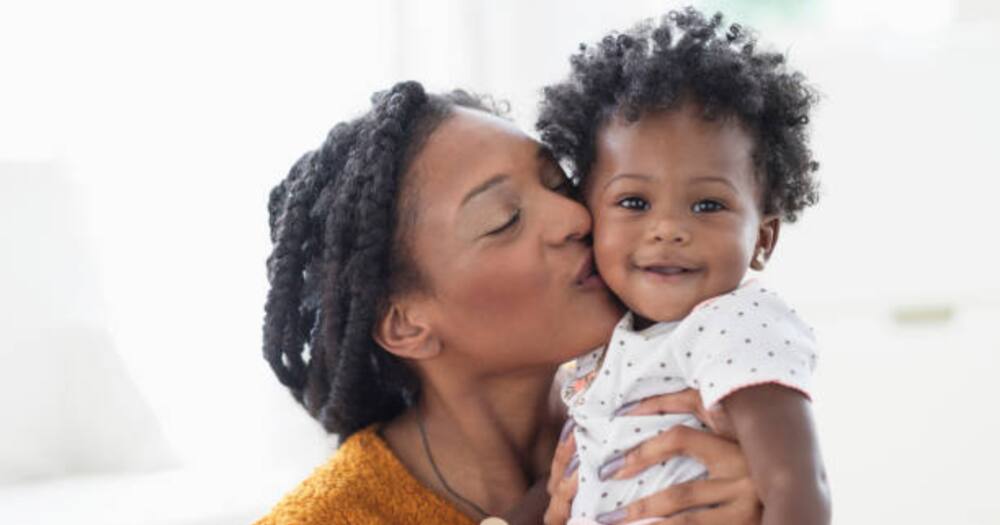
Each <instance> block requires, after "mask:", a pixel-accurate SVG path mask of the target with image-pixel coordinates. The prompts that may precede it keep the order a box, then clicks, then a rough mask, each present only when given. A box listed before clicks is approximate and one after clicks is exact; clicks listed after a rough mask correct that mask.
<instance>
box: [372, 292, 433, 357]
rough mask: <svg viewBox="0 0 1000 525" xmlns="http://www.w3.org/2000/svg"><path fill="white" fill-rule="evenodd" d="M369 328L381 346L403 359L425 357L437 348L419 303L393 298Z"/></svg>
mask: <svg viewBox="0 0 1000 525" xmlns="http://www.w3.org/2000/svg"><path fill="white" fill-rule="evenodd" d="M373 332H374V333H373V334H372V337H374V339H375V342H377V343H378V344H379V345H381V346H382V348H385V350H386V351H387V352H389V353H391V354H394V355H397V356H399V357H402V358H405V359H427V358H430V357H434V356H436V355H437V354H439V353H440V352H441V344H440V341H438V339H437V337H436V336H435V335H434V331H433V330H432V329H431V326H430V323H429V322H427V320H426V318H425V316H424V315H422V310H421V308H420V306H419V304H415V303H413V302H410V301H394V302H393V303H392V304H391V305H390V306H389V309H388V310H387V311H386V313H385V315H383V316H382V318H381V319H380V320H379V321H378V322H377V323H376V324H375V328H374V330H373Z"/></svg>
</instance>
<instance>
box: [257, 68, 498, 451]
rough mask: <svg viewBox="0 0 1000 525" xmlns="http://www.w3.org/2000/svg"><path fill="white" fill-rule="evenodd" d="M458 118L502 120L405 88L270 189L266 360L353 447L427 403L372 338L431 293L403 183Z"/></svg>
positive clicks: (336, 131)
mask: <svg viewBox="0 0 1000 525" xmlns="http://www.w3.org/2000/svg"><path fill="white" fill-rule="evenodd" d="M456 107H466V108H472V109H477V110H481V111H485V112H488V113H493V114H498V113H501V112H502V111H503V110H502V109H501V106H498V105H496V104H493V103H492V101H490V100H489V99H483V98H479V97H476V96H474V95H471V94H469V93H466V92H464V91H453V92H451V93H447V94H444V95H433V94H428V93H426V92H425V91H424V88H423V86H421V85H420V84H419V83H417V82H401V83H399V84H396V85H395V86H393V87H392V88H391V89H389V90H387V91H383V92H379V93H376V94H375V95H373V96H372V107H371V109H370V110H369V111H368V112H367V113H366V114H364V115H362V116H361V117H359V118H356V119H354V120H351V121H349V122H342V123H340V124H337V125H336V126H335V127H334V128H333V129H332V130H330V132H329V134H328V135H327V136H326V140H325V141H324V142H323V144H322V145H321V146H320V147H319V148H318V149H316V150H314V151H310V152H307V153H306V154H305V155H303V156H302V157H301V158H300V159H299V160H298V162H296V163H295V165H294V166H293V167H292V169H291V172H290V173H289V174H288V175H287V176H286V177H285V179H284V180H282V181H281V183H280V184H278V185H277V186H275V187H274V189H273V190H271V194H270V199H269V202H268V206H267V208H268V212H269V215H270V219H269V223H270V228H271V242H272V245H273V247H272V251H271V254H270V256H269V257H268V259H267V277H268V282H269V283H270V289H269V291H268V294H267V303H266V305H265V315H264V345H263V346H264V357H265V359H267V361H268V362H269V363H270V365H271V368H272V370H273V371H274V373H275V375H276V376H277V377H278V380H279V381H281V383H282V384H284V385H285V386H287V387H288V388H289V390H291V393H292V395H293V396H294V397H295V399H296V400H298V401H299V402H300V403H302V405H303V406H304V407H305V408H306V410H307V411H308V412H309V414H310V415H311V416H313V417H314V418H316V419H317V420H319V421H320V422H321V423H322V424H323V426H324V428H325V429H326V430H327V431H328V432H331V433H336V434H339V435H340V437H341V438H342V439H346V438H347V436H350V435H351V434H353V433H354V432H356V431H358V430H360V429H362V428H364V427H365V426H367V425H369V424H372V423H375V422H380V421H388V420H389V419H392V418H393V417H394V416H396V415H397V414H399V413H400V412H401V411H402V410H403V409H405V408H406V407H407V406H409V405H410V404H411V403H413V402H414V401H415V400H416V398H417V396H418V394H419V386H420V385H419V382H418V381H417V379H416V377H415V374H414V373H413V371H412V370H410V368H409V367H407V366H406V364H405V363H403V362H402V361H401V360H400V359H399V358H397V357H396V356H394V355H392V354H390V353H389V352H386V351H385V350H383V349H382V348H381V347H380V346H379V345H378V344H377V343H376V342H375V340H374V339H373V336H372V332H373V328H374V326H375V323H376V322H377V321H378V319H379V318H380V317H381V315H383V313H384V312H385V308H386V307H387V302H388V301H389V299H390V297H391V296H392V295H393V294H395V293H404V292H407V291H411V290H413V289H421V287H422V286H424V282H423V281H422V279H421V276H420V272H419V271H418V270H417V268H416V266H415V264H414V262H413V260H412V258H411V257H410V254H409V251H408V246H407V243H406V242H404V240H405V239H406V238H407V235H408V232H409V231H410V230H409V228H410V227H412V223H413V221H414V220H415V219H414V214H415V213H416V212H415V209H414V208H415V206H416V205H415V203H414V202H413V201H414V199H416V197H414V192H413V191H409V189H412V188H409V187H408V186H407V184H408V183H407V182H406V181H405V180H404V179H405V177H404V174H405V173H406V172H407V170H408V168H409V165H410V164H411V162H412V160H413V158H414V156H415V155H416V154H417V153H418V152H419V150H420V149H421V148H422V147H423V144H424V143H425V141H426V139H427V137H428V136H429V135H430V134H431V133H432V132H433V131H434V130H435V129H436V128H437V127H438V126H439V125H440V124H441V123H442V122H444V121H445V120H446V119H447V118H448V117H449V116H450V115H451V114H453V113H454V110H455V108H456ZM407 188H409V189H407Z"/></svg>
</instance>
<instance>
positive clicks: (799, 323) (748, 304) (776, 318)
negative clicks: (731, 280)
mask: <svg viewBox="0 0 1000 525" xmlns="http://www.w3.org/2000/svg"><path fill="white" fill-rule="evenodd" d="M751 329H752V330H751ZM748 331H752V332H761V331H763V332H770V333H772V334H775V333H777V332H778V331H792V332H806V333H809V332H812V328H810V327H809V326H808V325H807V324H806V323H805V322H804V321H803V320H802V319H801V318H800V317H799V315H798V313H797V312H796V310H795V309H794V308H792V307H790V306H789V305H788V303H786V302H785V300H784V299H782V298H781V296H780V295H779V294H778V292H777V291H775V290H774V289H773V288H771V287H770V286H768V285H766V284H764V283H761V282H759V281H749V282H747V283H744V284H743V285H741V286H740V287H739V288H737V289H735V290H733V291H731V292H727V293H724V294H722V295H718V296H716V297H712V298H711V299H708V300H706V301H703V302H702V303H700V304H698V305H697V306H695V307H694V309H692V310H691V313H690V314H688V316H687V317H686V318H685V319H684V321H683V322H682V323H681V326H679V327H678V330H677V335H678V337H681V338H683V339H691V338H696V339H703V338H704V337H706V336H710V335H714V336H725V335H735V334H739V333H744V334H745V333H748Z"/></svg>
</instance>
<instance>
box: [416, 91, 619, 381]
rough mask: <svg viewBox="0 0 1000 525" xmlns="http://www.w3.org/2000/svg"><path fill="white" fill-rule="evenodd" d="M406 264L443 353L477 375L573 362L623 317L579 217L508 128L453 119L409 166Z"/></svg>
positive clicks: (484, 120) (577, 207) (465, 113)
mask: <svg viewBox="0 0 1000 525" xmlns="http://www.w3.org/2000/svg"><path fill="white" fill-rule="evenodd" d="M408 177H409V178H408V182H407V185H406V187H407V188H408V191H415V192H416V198H415V199H414V202H415V206H416V209H415V214H414V216H415V219H416V220H415V222H414V224H413V225H412V226H411V227H410V229H409V233H410V234H411V237H410V239H409V252H410V254H411V256H412V257H413V259H414V262H415V264H416V266H417V268H418V270H419V271H420V273H421V274H422V276H423V277H424V279H425V285H426V289H427V290H426V292H425V293H424V294H423V295H424V296H425V298H424V299H422V301H421V302H422V306H423V307H424V308H425V309H426V310H425V311H427V312H430V314H429V316H428V318H429V319H430V320H431V324H432V327H433V331H434V334H435V335H436V336H437V338H438V339H439V340H440V341H441V343H442V351H443V352H447V353H450V354H451V356H452V357H458V358H459V359H465V360H467V362H468V366H470V367H474V368H477V369H479V370H481V371H501V370H514V369H518V368H525V367H531V366H537V365H542V364H546V365H551V364H554V363H560V362H563V361H566V360H568V359H571V358H573V357H575V356H577V355H579V354H582V353H584V352H586V351H588V350H590V349H592V348H594V347H596V346H599V345H601V344H603V343H604V341H605V339H606V338H607V337H608V336H609V335H610V333H611V330H612V328H613V325H614V323H615V322H616V321H617V320H618V318H619V316H620V314H621V310H620V307H619V306H618V304H617V302H616V301H615V300H614V299H613V298H612V296H611V295H610V294H609V292H608V290H607V288H606V287H605V286H604V283H603V282H602V281H601V280H600V278H599V277H597V276H596V273H595V271H594V269H593V262H592V260H593V257H592V252H591V248H590V246H589V245H588V242H587V237H588V235H589V234H590V228H591V219H590V215H589V214H588V212H587V210H586V209H585V208H584V207H583V206H582V205H581V204H580V203H578V202H576V201H574V200H572V199H570V198H569V197H567V196H566V191H565V190H566V186H565V183H566V178H565V176H564V174H563V172H562V170H561V169H560V168H559V166H558V165H557V164H556V163H555V162H554V161H553V160H552V158H551V157H550V156H549V154H548V152H547V150H545V149H544V148H542V146H541V145H540V144H539V143H538V142H536V141H534V140H532V139H531V138H529V137H528V136H527V135H525V134H524V133H523V132H521V131H520V130H519V129H517V127H515V126H514V125H513V124H511V123H509V122H507V121H505V120H503V119H500V118H497V117H494V116H492V115H488V114H486V113H483V112H479V111H474V110H466V109H456V110H455V113H454V115H452V116H451V117H449V118H448V119H447V120H445V122H443V123H442V124H441V125H440V126H439V127H438V129H437V130H435V131H434V133H432V134H431V136H430V137H429V138H428V140H427V142H426V144H425V145H424V147H423V149H422V151H421V152H420V153H419V154H418V155H417V156H416V158H415V159H414V161H413V163H412V165H411V166H410V173H409V175H408Z"/></svg>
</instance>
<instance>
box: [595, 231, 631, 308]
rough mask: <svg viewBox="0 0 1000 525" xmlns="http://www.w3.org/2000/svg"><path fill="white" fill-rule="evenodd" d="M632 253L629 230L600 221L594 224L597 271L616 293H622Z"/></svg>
mask: <svg viewBox="0 0 1000 525" xmlns="http://www.w3.org/2000/svg"><path fill="white" fill-rule="evenodd" d="M630 253H631V250H630V248H629V246H628V239H627V232H623V231H621V229H620V228H614V227H610V226H607V225H602V224H601V223H600V222H598V223H597V224H595V225H594V259H595V261H596V263H597V271H598V272H599V273H600V274H601V278H602V279H604V282H605V283H606V284H607V285H608V287H609V288H611V291H612V292H614V293H615V294H616V295H620V292H619V290H620V289H621V286H623V284H624V283H623V281H624V279H625V271H626V266H627V264H628V260H629V259H628V258H629V254H630Z"/></svg>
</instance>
